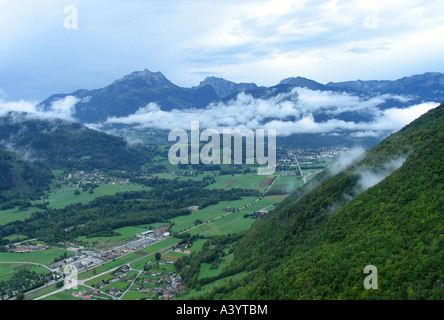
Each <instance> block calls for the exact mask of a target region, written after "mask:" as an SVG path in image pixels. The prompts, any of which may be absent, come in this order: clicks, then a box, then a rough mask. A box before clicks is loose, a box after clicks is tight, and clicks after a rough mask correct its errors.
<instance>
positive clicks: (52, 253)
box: [0, 248, 73, 266]
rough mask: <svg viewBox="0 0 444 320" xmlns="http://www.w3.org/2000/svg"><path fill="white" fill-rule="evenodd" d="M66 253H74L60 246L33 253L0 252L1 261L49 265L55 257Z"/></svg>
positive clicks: (69, 254)
mask: <svg viewBox="0 0 444 320" xmlns="http://www.w3.org/2000/svg"><path fill="white" fill-rule="evenodd" d="M64 253H66V254H67V255H68V256H71V255H72V254H73V253H72V252H71V251H67V250H63V249H58V248H49V249H47V250H43V251H38V252H31V253H14V252H0V262H34V263H39V264H43V265H46V266H48V265H50V264H52V263H53V262H54V258H55V257H59V256H61V255H63V254H64Z"/></svg>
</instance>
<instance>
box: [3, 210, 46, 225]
mask: <svg viewBox="0 0 444 320" xmlns="http://www.w3.org/2000/svg"><path fill="white" fill-rule="evenodd" d="M41 211H44V210H42V209H40V208H32V207H31V208H28V209H25V210H20V209H19V207H15V208H12V209H8V210H1V211H0V225H5V224H7V223H9V222H14V221H23V220H25V219H26V218H29V217H31V214H32V213H33V212H41Z"/></svg>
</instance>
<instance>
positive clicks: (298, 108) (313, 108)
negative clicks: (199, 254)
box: [105, 88, 438, 137]
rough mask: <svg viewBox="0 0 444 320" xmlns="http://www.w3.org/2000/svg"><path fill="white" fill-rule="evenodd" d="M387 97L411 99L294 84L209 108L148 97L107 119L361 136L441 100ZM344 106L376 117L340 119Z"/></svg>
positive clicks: (386, 129)
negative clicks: (319, 117)
mask: <svg viewBox="0 0 444 320" xmlns="http://www.w3.org/2000/svg"><path fill="white" fill-rule="evenodd" d="M388 100H394V101H398V102H402V103H407V102H408V101H409V100H410V98H409V97H405V96H395V95H380V96H375V97H367V98H362V97H359V96H355V95H350V94H347V93H337V92H330V91H314V90H309V89H306V88H294V89H293V90H292V91H290V92H288V93H281V94H278V95H276V96H274V97H271V98H267V99H264V98H254V97H253V96H251V95H249V94H246V93H239V94H238V95H237V97H236V99H233V100H230V101H228V102H216V103H212V104H210V105H208V106H207V107H206V108H205V109H182V110H178V109H173V110H171V111H164V110H162V109H161V107H160V106H159V105H158V104H156V103H149V104H148V105H147V106H146V107H143V108H140V109H139V110H138V111H137V112H136V113H134V114H131V115H129V116H127V117H110V118H108V119H107V121H106V122H105V124H127V125H136V126H139V127H142V128H143V127H145V128H147V127H151V128H159V129H167V130H171V129H185V130H186V129H190V123H191V121H199V123H200V125H201V127H205V128H213V129H217V130H221V129H224V128H239V129H241V130H243V129H247V128H248V129H253V130H255V129H276V130H277V134H278V135H279V136H288V135H291V134H304V133H316V134H319V133H320V134H338V133H342V132H344V131H349V133H350V134H352V135H354V136H356V137H367V136H379V135H382V134H387V133H391V132H395V131H397V130H399V129H401V128H402V127H403V126H405V125H407V124H408V123H410V122H411V121H413V120H414V119H416V118H418V117H419V116H421V115H422V114H424V113H426V112H427V111H429V110H430V109H432V108H434V107H436V106H438V103H433V102H427V103H422V104H418V105H411V106H409V107H406V108H388V109H385V110H381V109H380V108H379V107H380V105H381V104H383V103H385V102H387V101H388ZM344 112H356V113H358V114H360V115H365V116H366V117H367V118H370V119H372V120H371V121H368V122H366V121H360V122H356V121H345V120H341V119H338V118H337V117H338V115H340V114H341V113H344ZM317 113H318V114H319V113H322V114H324V115H327V116H328V120H325V121H316V120H315V115H316V114H317Z"/></svg>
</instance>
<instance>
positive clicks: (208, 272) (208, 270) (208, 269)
mask: <svg viewBox="0 0 444 320" xmlns="http://www.w3.org/2000/svg"><path fill="white" fill-rule="evenodd" d="M232 260H233V253H231V254H229V255H226V256H225V257H223V258H222V262H221V263H220V264H210V263H202V264H201V266H200V271H199V279H202V278H208V277H215V276H218V275H219V274H220V273H221V271H222V269H223V268H224V267H225V266H227V265H228V264H230V262H231V261H232Z"/></svg>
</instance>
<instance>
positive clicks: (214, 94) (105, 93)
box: [37, 69, 444, 123]
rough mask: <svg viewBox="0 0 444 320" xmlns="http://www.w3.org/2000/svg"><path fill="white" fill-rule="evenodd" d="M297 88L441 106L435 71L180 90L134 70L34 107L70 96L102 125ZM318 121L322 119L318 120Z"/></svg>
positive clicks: (82, 113)
mask: <svg viewBox="0 0 444 320" xmlns="http://www.w3.org/2000/svg"><path fill="white" fill-rule="evenodd" d="M296 87H300V88H307V89H310V90H317V91H321V92H325V91H329V92H338V93H341V92H342V93H348V94H353V95H357V96H361V97H368V98H370V97H373V96H376V95H401V96H405V97H408V98H409V99H408V100H409V101H408V103H409V105H412V104H415V103H422V102H427V101H433V102H442V101H444V74H442V73H437V72H434V73H432V72H430V73H425V74H422V75H414V76H410V77H404V78H402V79H398V80H393V81H389V80H384V81H361V80H357V81H346V82H329V83H327V84H321V83H318V82H316V81H313V80H310V79H306V78H303V77H291V78H287V79H284V80H282V81H281V82H280V83H278V84H277V85H275V86H271V87H263V86H257V85H256V84H254V83H235V82H232V81H228V80H225V79H223V78H217V77H207V78H206V79H205V80H203V81H202V82H201V83H200V84H199V85H198V86H195V87H192V88H184V87H180V86H177V85H175V84H174V83H172V82H171V81H169V80H168V79H167V78H166V77H165V76H164V75H163V74H162V73H161V72H151V71H149V70H147V69H145V70H143V71H136V72H133V73H131V74H129V75H126V76H124V77H123V78H121V79H119V80H116V81H114V82H113V83H112V84H110V85H108V86H106V87H104V88H100V89H95V90H85V89H81V90H77V91H74V92H72V93H68V94H54V95H52V96H50V97H49V98H47V99H45V100H44V101H42V102H41V103H40V104H39V105H38V106H37V107H38V108H39V109H40V110H49V109H51V105H52V104H53V103H54V102H56V101H60V100H62V99H64V98H66V97H68V96H73V97H75V98H77V100H78V102H77V104H76V105H75V115H74V117H75V119H76V120H77V121H79V122H80V123H103V122H105V121H106V120H107V119H108V118H110V117H126V116H129V115H132V114H134V113H136V112H137V110H139V109H140V108H143V107H146V106H147V105H148V104H149V103H156V104H157V105H158V106H159V107H160V109H161V110H164V111H169V110H172V109H178V110H184V109H193V108H194V109H202V108H205V107H206V106H208V105H209V104H210V103H212V102H213V103H216V102H227V101H230V100H232V99H235V98H236V96H237V95H238V94H239V93H240V92H245V93H247V94H249V95H251V96H253V97H255V98H262V99H267V98H270V97H276V96H277V95H278V94H281V93H288V92H290V91H291V90H292V89H294V88H296ZM393 106H396V107H404V106H406V103H405V102H403V101H399V100H396V99H391V100H390V99H389V100H388V101H386V102H385V103H382V104H381V106H380V107H381V108H382V109H383V108H388V107H393ZM321 118H322V116H321Z"/></svg>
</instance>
